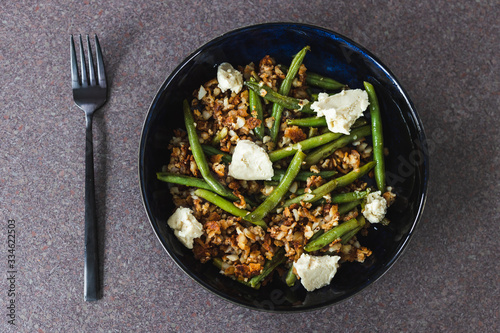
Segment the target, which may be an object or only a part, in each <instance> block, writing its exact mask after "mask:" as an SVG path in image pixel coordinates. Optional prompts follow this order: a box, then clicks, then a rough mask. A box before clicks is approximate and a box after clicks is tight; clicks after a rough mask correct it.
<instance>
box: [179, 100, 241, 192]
mask: <svg viewBox="0 0 500 333" xmlns="http://www.w3.org/2000/svg"><path fill="white" fill-rule="evenodd" d="M183 107H184V122H185V125H186V130H187V133H188V139H189V145H190V146H191V152H192V153H193V157H194V160H195V161H196V166H197V167H198V170H200V173H201V175H202V176H203V178H204V179H205V181H206V182H207V183H208V184H209V185H210V186H211V187H212V188H213V190H214V191H215V192H217V193H218V194H220V195H222V196H223V197H226V198H229V199H231V200H234V201H236V200H239V199H238V197H237V196H235V195H234V194H233V193H232V192H231V191H229V190H228V189H227V188H225V187H224V186H223V185H222V184H221V183H219V182H218V181H217V179H215V177H214V176H213V175H212V174H211V173H210V168H209V166H208V163H207V159H206V157H205V153H204V152H203V149H202V147H201V144H200V141H199V139H198V134H197V133H196V128H195V126H194V119H193V115H192V114H191V109H190V107H189V103H188V101H187V100H184V104H183Z"/></svg>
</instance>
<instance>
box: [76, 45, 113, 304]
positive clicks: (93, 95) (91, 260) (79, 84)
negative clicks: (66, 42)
mask: <svg viewBox="0 0 500 333" xmlns="http://www.w3.org/2000/svg"><path fill="white" fill-rule="evenodd" d="M79 38H80V73H81V75H79V74H78V65H77V61H76V52H75V43H74V41H73V36H71V38H70V39H71V46H70V48H71V50H70V51H71V82H72V87H73V99H74V101H75V104H76V105H77V106H78V107H79V108H80V109H82V110H83V111H84V112H85V119H86V144H85V283H84V297H85V300H86V301H97V300H98V299H99V297H100V286H99V260H98V259H99V258H98V245H97V217H96V204H95V190H94V149H93V142H92V116H93V114H94V111H96V110H97V109H98V108H100V107H101V106H102V105H103V104H104V103H105V102H106V95H107V85H106V73H105V71H104V63H103V59H102V51H101V46H100V45H99V40H98V39H97V36H96V35H95V37H94V38H95V54H96V59H97V79H96V71H95V69H94V60H93V58H92V50H91V47H90V39H89V36H88V35H87V51H88V52H87V54H88V55H87V57H88V63H89V66H88V67H89V69H88V75H87V68H86V66H85V55H84V52H83V42H82V36H81V35H80V37H79Z"/></svg>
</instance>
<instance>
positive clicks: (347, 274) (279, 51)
mask: <svg viewBox="0 0 500 333" xmlns="http://www.w3.org/2000/svg"><path fill="white" fill-rule="evenodd" d="M305 45H310V46H311V52H309V53H308V54H307V56H306V58H305V60H304V63H305V65H306V66H307V68H308V70H310V71H311V72H317V73H321V74H323V75H325V76H330V77H333V78H335V79H337V80H338V81H340V82H343V83H346V84H348V85H349V86H350V87H351V88H362V87H363V81H365V80H366V81H369V82H371V83H372V84H373V85H374V86H375V89H376V91H377V95H378V98H379V102H380V106H381V109H382V118H383V125H384V140H385V145H386V147H388V148H389V151H390V155H389V156H388V157H387V159H386V168H387V182H388V185H390V186H392V187H393V188H394V191H395V192H396V193H397V195H398V199H397V202H396V203H395V204H394V205H393V206H391V208H390V209H389V212H388V215H387V217H388V218H389V219H390V220H391V223H390V224H389V226H387V227H384V226H381V225H378V224H375V225H372V226H371V230H370V232H369V235H368V236H367V237H365V238H363V239H361V243H362V244H363V245H364V246H367V247H368V248H370V249H371V250H372V251H373V255H372V256H370V257H368V258H367V260H366V261H365V262H364V263H362V264H361V263H345V264H343V265H342V266H341V268H340V269H339V271H338V272H337V275H336V276H335V277H334V279H333V280H332V282H331V284H330V285H329V286H327V287H324V288H321V289H318V290H315V291H313V292H307V291H306V290H305V289H304V288H303V287H302V286H301V284H300V283H297V284H296V285H295V286H294V287H293V288H289V287H287V286H286V284H285V283H284V282H283V281H281V280H279V279H278V278H275V279H273V282H272V283H270V284H268V285H266V286H264V287H262V288H261V289H260V290H253V289H251V288H248V287H246V286H244V285H242V284H240V283H238V282H235V281H233V280H231V279H229V278H227V277H225V276H223V275H220V274H219V273H218V270H217V268H215V267H214V266H213V265H212V264H210V263H208V264H201V263H200V262H198V261H197V260H195V259H194V257H193V254H192V252H191V251H190V250H188V249H187V248H185V247H184V246H183V245H182V244H181V243H180V242H179V241H178V240H177V239H176V237H175V236H174V234H173V232H172V231H171V230H170V228H169V227H168V226H167V223H166V221H167V219H168V217H169V216H170V215H171V214H172V212H173V211H174V209H175V207H174V204H173V203H172V199H171V196H170V193H169V191H168V186H167V184H165V183H162V182H160V181H158V180H157V179H156V172H158V171H159V170H161V167H162V166H163V165H164V164H168V160H169V152H168V150H167V146H168V142H169V140H170V138H171V137H172V134H173V130H174V129H176V128H184V122H183V114H182V101H183V99H185V98H189V97H190V96H191V94H192V92H193V91H194V89H196V88H198V87H199V86H200V84H202V83H204V82H206V81H208V80H209V79H212V78H214V77H215V76H216V66H217V65H218V64H220V63H221V62H229V63H231V64H232V65H234V66H235V67H236V66H237V65H245V64H247V63H250V62H252V61H253V62H257V61H259V60H260V59H261V58H262V57H263V56H265V55H266V54H269V55H271V56H272V57H274V58H275V59H276V60H277V61H278V62H280V63H285V64H287V63H289V62H290V61H291V59H292V57H293V55H294V54H295V53H296V52H298V50H300V49H301V48H302V47H304V46H305ZM428 172H429V167H428V155H427V150H426V144H425V135H424V130H423V127H422V123H421V121H420V119H419V117H418V115H417V112H416V111H415V108H414V106H413V104H412V103H411V101H410V99H409V97H408V95H407V94H406V92H405V91H404V90H403V88H402V87H401V85H400V84H399V83H398V81H397V80H396V79H395V78H394V75H392V73H391V72H390V71H389V70H388V69H387V68H386V67H385V66H384V65H383V64H382V63H381V62H380V61H379V60H377V58H375V57H374V56H373V55H372V54H371V53H370V52H368V51H367V50H365V49H364V48H363V47H361V46H359V45H358V44H356V43H355V42H353V41H351V40H349V39H348V38H346V37H343V36H341V35H339V34H337V33H334V32H332V31H328V30H325V29H322V28H318V27H314V26H310V25H304V24H295V23H272V24H261V25H255V26H251V27H246V28H242V29H238V30H235V31H232V32H229V33H227V34H224V35H222V36H221V37H219V38H216V39H214V40H212V41H211V42H209V43H207V44H205V45H204V46H202V47H201V48H199V49H198V50H196V51H195V52H194V53H192V54H191V55H190V56H188V57H187V58H186V59H185V60H184V61H183V62H182V63H181V64H180V65H179V66H178V67H177V68H176V69H175V70H174V71H173V73H172V74H171V75H170V76H169V77H168V78H167V79H166V80H165V82H164V83H163V84H162V86H161V87H160V89H159V91H158V93H157V95H156V97H155V98H154V100H153V102H152V103H151V106H150V109H149V112H148V114H147V117H146V119H145V122H144V128H143V131H142V136H141V143H140V152H139V177H140V185H141V192H142V197H143V200H144V205H145V208H146V212H147V214H148V217H149V219H150V221H151V225H152V227H153V230H154V232H155V233H156V235H157V236H158V239H159V241H160V242H161V244H162V245H163V247H164V248H165V250H166V251H167V252H168V254H169V255H170V256H171V257H172V259H173V260H174V261H175V262H176V263H177V264H178V265H179V267H180V268H181V269H182V270H183V271H184V272H186V274H187V275H189V276H190V277H191V278H193V279H194V280H195V281H197V282H198V283H199V284H200V285H202V286H203V287H205V288H207V289H208V290H210V291H212V292H213V293H215V294H216V295H218V296H220V297H222V298H224V299H226V300H229V301H231V302H234V303H237V304H239V305H243V306H247V307H250V308H255V309H259V310H267V311H277V312H290V311H304V310H310V309H316V308H320V307H324V306H327V305H331V304H334V303H336V302H339V301H341V300H344V299H346V298H348V297H350V296H352V295H354V294H355V293H357V292H359V291H360V290H362V289H363V288H365V287H367V286H368V285H370V284H371V283H372V282H374V281H375V280H377V279H378V278H379V277H381V276H382V275H383V274H384V273H385V272H386V271H387V270H388V269H389V268H390V267H391V266H392V265H393V264H394V262H395V261H396V259H397V258H398V257H399V256H400V255H401V253H402V251H403V249H404V248H405V247H406V245H407V244H408V241H409V239H410V237H411V235H412V234H413V232H414V230H415V227H416V224H417V222H418V221H419V219H420V216H421V215H422V210H423V207H424V204H425V197H426V190H427V181H428Z"/></svg>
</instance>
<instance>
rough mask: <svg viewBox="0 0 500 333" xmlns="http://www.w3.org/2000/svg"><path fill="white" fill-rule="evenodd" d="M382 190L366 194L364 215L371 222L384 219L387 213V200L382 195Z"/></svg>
mask: <svg viewBox="0 0 500 333" xmlns="http://www.w3.org/2000/svg"><path fill="white" fill-rule="evenodd" d="M381 194H382V192H381V191H376V192H372V193H369V194H368V195H367V196H366V204H365V209H364V210H363V215H364V217H366V219H367V220H368V221H370V223H378V222H380V221H382V220H383V218H384V217H385V213H387V201H385V199H384V197H383V196H381Z"/></svg>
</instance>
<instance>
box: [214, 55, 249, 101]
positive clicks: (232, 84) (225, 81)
mask: <svg viewBox="0 0 500 333" xmlns="http://www.w3.org/2000/svg"><path fill="white" fill-rule="evenodd" d="M217 82H219V88H220V90H221V91H222V92H225V91H226V90H228V89H229V90H231V91H232V92H234V93H235V94H237V93H239V92H240V91H241V88H243V74H241V73H240V71H238V70H237V69H234V67H233V66H232V65H231V64H230V63H228V62H223V63H222V64H220V65H219V67H218V68H217Z"/></svg>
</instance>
